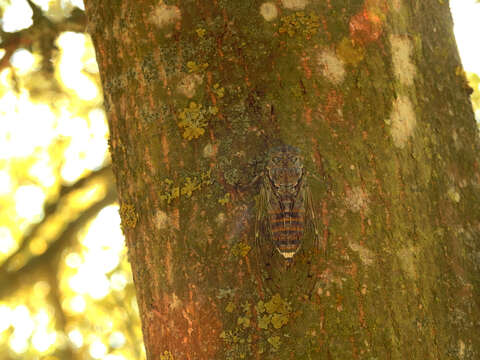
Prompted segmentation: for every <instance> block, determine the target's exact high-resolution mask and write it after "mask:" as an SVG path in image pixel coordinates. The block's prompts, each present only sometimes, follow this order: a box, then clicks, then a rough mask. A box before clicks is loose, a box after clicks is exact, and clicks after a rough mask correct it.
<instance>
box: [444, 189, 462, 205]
mask: <svg viewBox="0 0 480 360" xmlns="http://www.w3.org/2000/svg"><path fill="white" fill-rule="evenodd" d="M447 195H448V197H449V198H450V200H452V201H454V202H456V203H458V202H460V193H459V192H458V191H457V189H455V188H454V187H451V188H450V189H448V192H447Z"/></svg>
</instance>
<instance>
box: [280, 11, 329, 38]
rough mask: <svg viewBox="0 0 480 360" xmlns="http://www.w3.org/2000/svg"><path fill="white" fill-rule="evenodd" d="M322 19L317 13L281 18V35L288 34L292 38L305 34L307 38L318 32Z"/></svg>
mask: <svg viewBox="0 0 480 360" xmlns="http://www.w3.org/2000/svg"><path fill="white" fill-rule="evenodd" d="M319 27H320V18H319V17H318V15H316V14H315V13H309V14H305V13H304V12H303V11H299V12H296V13H294V14H291V15H287V16H282V17H281V18H280V27H279V29H278V32H279V33H280V34H284V33H285V34H288V35H289V36H290V37H292V36H294V35H297V34H303V35H304V36H306V37H307V38H310V37H311V36H312V35H314V34H316V33H317V32H318V28H319Z"/></svg>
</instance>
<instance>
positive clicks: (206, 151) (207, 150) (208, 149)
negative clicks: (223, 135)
mask: <svg viewBox="0 0 480 360" xmlns="http://www.w3.org/2000/svg"><path fill="white" fill-rule="evenodd" d="M215 153H216V151H215V146H213V145H212V144H207V145H205V147H204V148H203V156H204V157H206V158H211V157H213V156H214V155H215Z"/></svg>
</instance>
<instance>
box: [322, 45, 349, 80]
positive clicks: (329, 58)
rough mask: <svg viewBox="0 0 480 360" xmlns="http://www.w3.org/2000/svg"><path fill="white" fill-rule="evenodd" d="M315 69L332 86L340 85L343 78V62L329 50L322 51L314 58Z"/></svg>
mask: <svg viewBox="0 0 480 360" xmlns="http://www.w3.org/2000/svg"><path fill="white" fill-rule="evenodd" d="M316 63H317V69H318V70H319V71H320V72H321V74H322V75H323V76H325V77H326V78H327V79H328V80H330V81H331V82H332V83H334V84H340V83H341V82H342V81H343V79H344V78H345V74H346V72H345V65H344V63H343V61H342V60H341V59H340V58H339V57H338V56H337V55H335V53H334V52H333V51H332V50H330V49H324V50H322V51H321V52H319V53H318V54H317V56H316Z"/></svg>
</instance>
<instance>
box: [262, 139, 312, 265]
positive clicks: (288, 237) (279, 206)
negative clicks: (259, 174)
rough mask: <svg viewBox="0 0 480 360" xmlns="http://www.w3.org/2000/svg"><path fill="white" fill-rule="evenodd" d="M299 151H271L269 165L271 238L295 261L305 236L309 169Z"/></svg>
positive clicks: (285, 147) (278, 247) (267, 184)
mask: <svg viewBox="0 0 480 360" xmlns="http://www.w3.org/2000/svg"><path fill="white" fill-rule="evenodd" d="M302 160H303V159H302V158H301V156H300V153H299V151H298V150H297V149H296V148H293V147H291V146H281V147H278V148H275V149H273V150H272V151H271V154H270V158H269V161H268V164H267V168H266V170H267V174H266V175H267V178H266V184H265V185H266V187H267V192H268V193H269V199H268V205H269V206H268V219H269V226H270V234H271V237H272V240H273V244H274V246H275V248H276V249H277V251H278V252H279V253H280V254H281V255H282V256H283V257H284V258H285V259H286V260H289V261H291V260H292V258H293V256H294V255H295V254H296V253H297V252H298V250H299V249H300V247H301V245H302V238H303V236H304V232H305V204H304V203H305V199H304V188H305V169H304V167H303V161H302Z"/></svg>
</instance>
